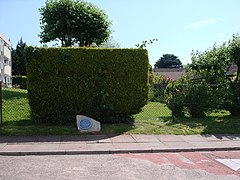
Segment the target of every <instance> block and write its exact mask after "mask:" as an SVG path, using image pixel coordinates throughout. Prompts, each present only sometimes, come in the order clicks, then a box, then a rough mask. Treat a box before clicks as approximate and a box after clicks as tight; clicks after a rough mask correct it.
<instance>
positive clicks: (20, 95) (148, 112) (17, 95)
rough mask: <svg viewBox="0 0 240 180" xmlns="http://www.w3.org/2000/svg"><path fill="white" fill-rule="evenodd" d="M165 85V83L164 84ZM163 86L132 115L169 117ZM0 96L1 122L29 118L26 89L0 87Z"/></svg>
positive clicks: (150, 117)
mask: <svg viewBox="0 0 240 180" xmlns="http://www.w3.org/2000/svg"><path fill="white" fill-rule="evenodd" d="M164 86H165V85H164ZM162 88H163V87H159V88H158V89H157V90H156V91H155V95H154V96H155V97H153V99H151V100H150V101H149V102H148V104H147V105H146V106H145V107H143V108H142V111H141V112H140V113H138V114H136V115H134V116H133V117H134V119H138V120H156V119H160V118H167V119H169V118H171V116H172V115H171V111H170V110H169V109H168V108H167V106H166V105H165V103H164V92H163V89H162ZM0 98H1V103H2V106H0V109H1V112H2V113H1V124H4V125H5V124H6V125H8V124H21V123H24V122H25V123H28V122H29V121H30V120H31V113H30V107H29V103H28V98H27V90H24V89H18V88H4V87H3V88H1V92H0Z"/></svg>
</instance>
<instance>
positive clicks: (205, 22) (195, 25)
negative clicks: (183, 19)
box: [187, 18, 223, 28]
mask: <svg viewBox="0 0 240 180" xmlns="http://www.w3.org/2000/svg"><path fill="white" fill-rule="evenodd" d="M222 20H223V19H221V18H209V19H204V20H201V21H194V22H192V23H191V24H189V25H188V26H187V28H199V27H206V26H208V25H212V24H217V23H219V22H220V21H222Z"/></svg>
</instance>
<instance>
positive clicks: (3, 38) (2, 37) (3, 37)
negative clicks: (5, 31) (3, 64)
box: [0, 33, 12, 46]
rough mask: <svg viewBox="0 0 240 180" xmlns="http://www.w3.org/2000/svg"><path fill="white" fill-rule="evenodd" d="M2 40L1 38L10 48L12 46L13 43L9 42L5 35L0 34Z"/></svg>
mask: <svg viewBox="0 0 240 180" xmlns="http://www.w3.org/2000/svg"><path fill="white" fill-rule="evenodd" d="M0 38H1V39H2V40H3V41H5V42H6V43H7V44H8V45H9V46H12V44H11V42H10V41H9V40H7V38H6V37H5V36H4V35H2V34H1V33H0Z"/></svg>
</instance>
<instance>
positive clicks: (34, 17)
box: [0, 0, 240, 65]
mask: <svg viewBox="0 0 240 180" xmlns="http://www.w3.org/2000/svg"><path fill="white" fill-rule="evenodd" d="M89 2H92V3H93V4H95V5H97V6H98V7H100V8H101V9H103V10H105V12H106V14H107V15H108V17H109V19H110V20H111V21H112V23H113V25H112V30H113V31H114V33H113V34H112V35H113V38H114V39H115V41H116V42H118V43H120V45H121V47H124V48H134V47H135V45H136V44H138V43H140V42H142V41H143V40H150V39H154V38H156V39H158V41H157V42H154V43H153V44H152V45H149V46H148V47H147V49H148V52H149V60H150V63H151V64H152V65H154V63H155V62H156V61H157V60H158V59H159V58H160V57H161V56H162V55H163V54H174V55H176V56H178V57H179V59H180V60H181V61H182V62H183V64H187V63H189V62H190V54H191V51H192V50H201V51H204V50H205V49H207V48H209V47H211V46H213V44H214V43H217V44H219V45H220V44H222V43H223V42H226V41H228V40H229V39H230V38H231V36H232V34H233V33H239V32H240V20H239V18H240V11H239V7H240V0H148V1H145V0H118V1H117V0H89ZM44 3H45V0H0V32H1V33H2V34H4V35H5V37H6V38H8V39H10V41H11V42H12V44H13V47H14V48H15V46H16V44H17V42H18V41H19V40H20V38H21V37H22V38H23V41H25V42H26V43H27V44H28V45H33V46H40V43H39V38H38V34H39V32H40V24H39V18H40V14H39V11H38V8H40V7H42V6H43V5H44Z"/></svg>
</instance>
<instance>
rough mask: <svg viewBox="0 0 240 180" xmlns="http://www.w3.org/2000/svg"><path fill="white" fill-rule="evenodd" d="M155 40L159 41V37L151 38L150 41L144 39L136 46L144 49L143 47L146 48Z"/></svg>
mask: <svg viewBox="0 0 240 180" xmlns="http://www.w3.org/2000/svg"><path fill="white" fill-rule="evenodd" d="M154 41H158V39H151V40H149V41H142V42H141V43H138V44H136V45H135V46H136V47H137V48H139V49H143V48H146V47H147V45H150V44H152V43H154Z"/></svg>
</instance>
